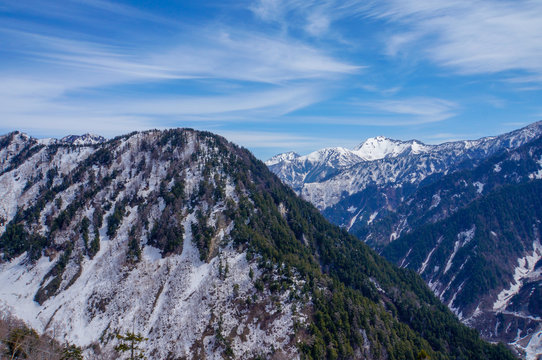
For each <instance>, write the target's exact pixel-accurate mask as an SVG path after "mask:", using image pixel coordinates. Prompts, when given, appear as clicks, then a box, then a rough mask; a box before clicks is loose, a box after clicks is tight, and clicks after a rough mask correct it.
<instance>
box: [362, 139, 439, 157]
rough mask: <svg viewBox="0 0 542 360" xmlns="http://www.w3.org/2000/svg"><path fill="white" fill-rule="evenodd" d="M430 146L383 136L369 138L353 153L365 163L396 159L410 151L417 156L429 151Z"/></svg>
mask: <svg viewBox="0 0 542 360" xmlns="http://www.w3.org/2000/svg"><path fill="white" fill-rule="evenodd" d="M430 148H431V147H430V146H428V145H425V144H423V143H421V142H419V141H417V140H411V141H399V140H392V139H389V138H387V137H384V136H377V137H374V138H369V139H367V140H365V141H364V142H363V143H361V144H360V145H358V146H357V147H356V148H354V150H353V152H354V153H355V154H356V155H358V156H359V157H360V158H362V159H363V160H365V161H373V160H378V159H383V158H385V157H396V156H399V155H400V154H402V153H404V152H405V151H407V150H410V152H411V153H412V154H419V153H422V152H427V151H429V150H430Z"/></svg>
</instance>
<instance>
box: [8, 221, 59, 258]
mask: <svg viewBox="0 0 542 360" xmlns="http://www.w3.org/2000/svg"><path fill="white" fill-rule="evenodd" d="M48 245H49V241H48V240H47V238H45V237H43V236H41V235H39V234H35V233H32V234H31V233H29V232H28V231H26V230H25V228H24V226H23V225H22V224H15V223H13V222H10V223H9V224H8V225H7V226H6V230H5V231H4V233H3V234H2V236H1V237H0V250H1V251H2V252H3V253H4V255H3V257H4V259H5V260H10V259H12V258H14V257H17V256H19V255H21V254H22V253H24V252H25V251H27V252H28V253H27V255H28V258H29V259H30V260H31V261H34V260H37V259H39V258H40V257H41V252H42V250H43V249H44V248H45V247H46V246H48Z"/></svg>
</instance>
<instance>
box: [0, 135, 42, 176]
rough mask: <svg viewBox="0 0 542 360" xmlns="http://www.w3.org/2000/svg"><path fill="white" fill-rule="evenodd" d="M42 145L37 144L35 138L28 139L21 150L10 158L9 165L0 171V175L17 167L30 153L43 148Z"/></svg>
mask: <svg viewBox="0 0 542 360" xmlns="http://www.w3.org/2000/svg"><path fill="white" fill-rule="evenodd" d="M43 147H44V145H38V144H37V143H36V142H35V140H32V141H30V142H29V143H28V144H26V146H25V147H24V148H23V149H22V150H21V151H19V152H18V153H17V154H16V155H15V156H14V157H13V158H11V161H10V163H9V166H7V167H6V168H5V169H4V171H2V172H1V173H0V175H2V174H4V173H6V172H9V171H12V170H14V169H17V168H18V167H19V166H20V165H21V164H22V163H23V162H24V161H25V160H27V159H29V158H30V157H32V155H34V154H35V153H37V152H38V151H40V150H41V149H43Z"/></svg>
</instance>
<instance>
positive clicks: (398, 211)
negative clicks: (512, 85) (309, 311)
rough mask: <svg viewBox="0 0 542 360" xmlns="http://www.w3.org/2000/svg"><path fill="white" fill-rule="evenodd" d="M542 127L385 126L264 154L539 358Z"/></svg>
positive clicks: (472, 319)
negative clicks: (375, 132) (461, 130)
mask: <svg viewBox="0 0 542 360" xmlns="http://www.w3.org/2000/svg"><path fill="white" fill-rule="evenodd" d="M541 136H542V122H537V123H534V124H531V125H529V126H527V127H525V128H522V129H519V130H516V131H513V132H510V133H507V134H503V135H500V136H495V137H486V138H482V139H479V140H470V141H458V142H450V143H444V144H440V145H425V144H422V143H421V142H419V141H415V140H412V141H407V142H401V141H397V140H390V139H386V138H384V137H377V138H372V139H368V140H367V141H365V142H364V143H362V144H361V145H360V146H358V147H356V148H354V149H353V150H346V149H342V148H334V149H324V150H320V151H316V152H314V153H311V154H309V155H306V156H295V157H293V156H290V157H284V156H280V155H279V156H276V157H274V158H273V159H270V160H269V161H267V162H266V164H267V165H268V166H269V168H270V169H271V170H272V171H273V172H274V173H276V174H277V175H278V176H279V177H280V178H281V180H282V181H283V182H285V183H287V184H288V185H289V186H291V187H292V188H293V189H294V190H295V191H296V192H297V193H298V194H300V195H301V196H302V197H303V198H305V199H307V200H309V201H311V202H312V203H313V204H314V205H316V206H317V207H318V208H319V209H320V210H321V211H322V213H323V214H324V215H325V217H326V218H327V219H329V220H330V221H332V222H334V223H335V224H337V225H340V226H341V227H343V228H345V229H346V230H348V231H349V232H351V233H352V234H355V235H356V236H357V237H358V238H360V239H361V240H363V241H364V242H366V243H367V244H369V245H370V246H371V247H373V248H374V249H376V250H377V251H378V252H380V253H381V254H382V255H384V256H385V257H386V258H388V259H389V260H391V261H393V262H395V263H396V264H397V265H399V266H401V267H406V268H410V269H413V270H415V271H416V272H418V273H419V274H421V275H422V277H423V278H424V279H425V281H426V282H427V284H428V285H429V286H430V287H431V289H432V290H433V292H434V293H435V294H436V295H437V296H438V297H439V298H440V299H441V300H442V301H443V302H445V303H446V304H447V305H448V306H449V307H450V309H452V310H453V311H454V313H455V314H456V315H458V316H459V317H460V318H461V319H462V320H463V321H464V322H465V323H467V324H469V325H470V326H473V327H476V328H478V329H479V330H480V331H481V332H482V334H483V335H484V337H486V338H487V339H489V340H492V341H505V342H508V343H510V344H513V346H515V347H516V348H517V349H518V350H519V351H520V352H521V353H522V354H523V355H524V356H525V357H526V358H527V359H536V358H537V356H538V355H540V354H542V342H541V340H540V337H541V336H542V318H541V317H540V311H539V309H540V305H541V304H540V296H539V290H538V289H539V287H538V286H539V284H540V272H539V269H540V266H541V265H540V264H539V260H540V259H541V257H542V248H541V246H540V222H541V220H542V219H541V218H540V214H542V207H541V206H540V205H541V204H540V199H541V196H540V195H541V194H542V187H541V185H540V183H541V181H540V179H541V178H542V149H541V146H542V138H541ZM338 149H340V150H338ZM361 149H365V150H364V152H363V153H360V150H361ZM367 149H370V150H373V152H370V151H367ZM330 153H333V154H334V156H329V155H326V156H323V155H322V156H320V155H321V154H330ZM339 154H340V155H339ZM367 154H368V155H367ZM339 158H340V159H346V158H347V159H349V160H348V161H344V160H341V161H338V160H337V159H339ZM278 159H280V161H277V160H278Z"/></svg>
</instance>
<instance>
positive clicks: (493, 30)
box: [367, 0, 542, 81]
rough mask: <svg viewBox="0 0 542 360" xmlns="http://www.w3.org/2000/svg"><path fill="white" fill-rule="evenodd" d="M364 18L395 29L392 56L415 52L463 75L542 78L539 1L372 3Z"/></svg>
mask: <svg viewBox="0 0 542 360" xmlns="http://www.w3.org/2000/svg"><path fill="white" fill-rule="evenodd" d="M367 16H371V17H375V18H380V19H384V20H386V21H390V22H392V23H396V24H400V25H401V27H398V28H397V29H396V30H395V34H394V35H393V36H392V37H391V41H390V46H389V48H388V51H389V52H390V53H392V54H395V53H397V52H400V51H406V52H415V51H416V50H418V51H419V50H420V49H421V50H422V51H421V53H422V55H423V56H426V57H427V58H428V59H430V60H432V61H434V62H435V63H436V64H438V65H441V66H444V67H447V68H450V69H453V70H455V71H456V72H458V73H460V74H466V75H472V74H491V73H497V72H506V71H524V72H525V73H527V74H535V75H537V78H538V80H539V79H540V75H541V74H542V63H541V62H540V61H539V59H540V58H542V21H540V19H541V18H542V3H541V2H540V1H531V0H527V1H509V0H502V1H488V0H469V1H466V0H460V1H448V2H441V1H428V0H422V1H420V0H416V1H414V0H401V1H399V0H390V1H384V2H374V3H373V6H372V7H371V10H370V11H368V12H367ZM526 80H527V79H526ZM534 80H535V81H537V79H534Z"/></svg>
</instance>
